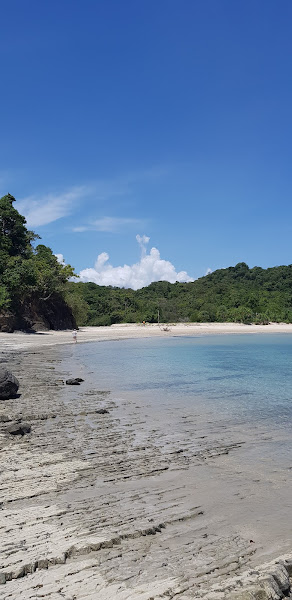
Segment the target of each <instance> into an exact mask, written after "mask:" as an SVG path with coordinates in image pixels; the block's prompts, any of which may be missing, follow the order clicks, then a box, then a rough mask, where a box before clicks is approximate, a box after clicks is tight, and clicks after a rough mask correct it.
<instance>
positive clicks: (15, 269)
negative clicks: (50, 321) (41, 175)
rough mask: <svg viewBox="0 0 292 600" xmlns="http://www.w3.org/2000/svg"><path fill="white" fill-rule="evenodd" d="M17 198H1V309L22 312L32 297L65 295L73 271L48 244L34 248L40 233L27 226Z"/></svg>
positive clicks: (44, 299)
mask: <svg viewBox="0 0 292 600" xmlns="http://www.w3.org/2000/svg"><path fill="white" fill-rule="evenodd" d="M14 201H15V198H13V196H11V195H10V194H7V195H6V196H3V198H0V310H2V311H3V310H5V309H8V308H9V309H10V310H11V311H12V312H13V313H14V314H20V313H21V311H22V307H23V306H25V304H27V303H29V302H31V301H32V300H34V301H43V302H46V300H48V299H49V298H50V297H51V296H52V295H53V294H54V296H56V295H57V296H59V297H60V296H61V297H64V295H65V292H66V285H67V280H68V279H69V278H70V277H72V275H74V271H73V269H72V267H70V265H61V264H59V263H58V261H57V258H56V256H54V254H53V252H52V250H51V249H50V248H48V247H47V246H44V245H38V246H37V247H36V248H34V247H33V245H32V242H33V241H34V240H36V239H39V236H38V235H36V234H35V233H33V232H32V231H29V230H28V229H27V228H26V221H25V218H24V217H23V216H21V215H20V214H19V213H18V211H17V210H16V209H15V208H14V206H13V202H14ZM81 302H83V299H81Z"/></svg>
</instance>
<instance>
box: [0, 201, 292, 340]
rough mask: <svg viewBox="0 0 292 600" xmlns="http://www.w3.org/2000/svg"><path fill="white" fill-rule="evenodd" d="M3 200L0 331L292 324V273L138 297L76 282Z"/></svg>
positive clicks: (233, 271) (270, 272) (233, 270)
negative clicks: (121, 325)
mask: <svg viewBox="0 0 292 600" xmlns="http://www.w3.org/2000/svg"><path fill="white" fill-rule="evenodd" d="M14 200H15V199H14V198H13V196H11V195H10V194H7V195H6V196H4V197H3V198H1V199H0V330H2V331H13V330H15V329H25V330H29V329H32V330H37V329H68V328H72V327H74V326H75V325H76V323H77V324H78V325H97V326H99V325H111V324H113V323H126V322H128V323H135V322H141V321H148V322H150V323H155V322H157V321H158V318H159V320H160V322H164V323H170V322H179V321H186V322H188V321H189V322H196V321H198V322H206V321H215V322H216V321H217V322H224V321H234V322H242V323H251V322H253V323H268V322H270V321H276V322H283V321H284V322H288V323H292V265H288V266H280V267H273V268H270V269H262V268H261V267H254V268H252V269H249V267H248V266H247V265H246V264H245V263H244V262H242V263H239V264H237V265H236V266H235V267H229V268H228V269H220V270H218V271H215V272H214V273H211V274H210V275H206V276H205V277H201V278H200V279H198V280H197V281H194V282H192V283H173V284H171V283H168V282H167V281H158V282H156V283H151V285H149V286H148V287H145V288H142V289H140V290H137V291H134V290H132V289H121V288H113V287H105V286H98V285H96V284H94V283H82V282H78V280H77V282H76V279H75V281H72V277H73V276H74V271H73V269H72V267H71V266H70V265H64V264H60V263H59V262H58V260H57V258H56V256H55V255H54V254H53V252H52V250H51V249H50V248H48V247H47V246H44V245H43V244H38V243H37V240H38V239H39V236H38V235H37V234H35V233H34V232H32V231H29V230H28V229H27V227H26V221H25V218H24V217H23V216H21V215H20V214H19V213H18V211H17V210H16V209H15V208H14V206H13V203H14Z"/></svg>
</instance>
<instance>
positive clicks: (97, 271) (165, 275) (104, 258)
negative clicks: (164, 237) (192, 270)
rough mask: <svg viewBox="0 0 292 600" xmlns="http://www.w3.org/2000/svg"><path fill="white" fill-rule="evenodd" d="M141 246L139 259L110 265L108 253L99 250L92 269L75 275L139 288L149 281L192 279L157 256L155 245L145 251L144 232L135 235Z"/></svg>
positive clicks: (103, 282) (102, 282)
mask: <svg viewBox="0 0 292 600" xmlns="http://www.w3.org/2000/svg"><path fill="white" fill-rule="evenodd" d="M136 240H137V242H138V244H139V246H140V248H141V257H140V260H139V262H137V263H135V264H133V265H123V266H119V267H113V266H112V265H111V264H110V263H109V255H108V254H107V252H102V253H101V254H99V255H98V257H97V260H96V263H95V265H94V267H93V268H88V269H83V270H82V271H81V272H80V274H79V276H80V280H81V281H93V282H94V283H97V284H98V285H112V286H117V287H124V288H132V289H134V290H137V289H140V288H142V287H145V286H147V285H149V284H150V283H151V282H152V281H169V282H170V283H175V282H176V281H181V282H182V281H193V279H192V278H191V277H190V276H189V275H188V274H187V272H186V271H179V272H177V271H176V269H175V267H174V265H173V264H172V263H171V262H170V261H169V260H164V259H162V258H160V252H159V250H158V249H157V248H151V250H150V252H149V254H147V248H146V246H147V244H148V242H149V237H147V236H146V235H143V236H140V235H137V236H136Z"/></svg>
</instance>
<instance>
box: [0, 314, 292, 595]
mask: <svg viewBox="0 0 292 600" xmlns="http://www.w3.org/2000/svg"><path fill="white" fill-rule="evenodd" d="M259 332H262V333H263V334H264V333H265V332H267V333H273V332H274V333H279V332H282V333H292V325H285V324H273V325H269V326H252V325H239V324H200V325H169V327H168V330H167V331H164V330H163V326H162V327H160V328H159V327H158V326H157V325H153V326H152V325H149V326H148V325H146V326H145V327H144V326H142V325H141V326H140V325H125V326H123V325H117V326H112V327H110V328H105V327H104V328H102V327H101V328H82V329H81V330H80V331H79V332H78V343H80V342H90V341H101V342H102V341H105V340H123V339H127V338H135V337H151V336H162V337H163V336H176V335H177V336H181V335H206V334H215V333H216V334H218V333H222V334H224V333H225V334H227V333H228V334H230V333H234V334H238V333H259ZM0 342H1V362H2V364H3V365H5V366H7V367H8V368H9V369H11V371H13V373H14V374H15V375H16V376H17V377H18V379H19V381H20V389H19V392H20V396H19V398H17V399H15V400H7V401H3V402H1V406H0V420H1V433H0V450H1V498H0V500H1V512H0V531H1V535H0V545H1V570H0V583H2V584H3V585H2V586H1V588H0V590H1V598H3V599H4V600H8V599H9V600H18V599H20V598H21V599H22V600H33V599H37V598H45V599H47V600H60V599H61V598H65V599H66V600H79V599H84V600H96V599H97V598H98V599H101V600H112V599H117V600H138V599H139V600H151V599H152V600H153V599H155V600H156V599H158V598H168V599H172V598H175V599H177V600H191V599H193V598H205V599H210V600H212V599H213V600H220V599H224V600H225V599H226V600H227V599H234V600H236V599H238V600H239V599H242V600H253V599H255V598H257V599H258V600H260V599H261V600H265V599H269V598H270V599H274V600H277V598H279V599H280V598H281V597H283V593H285V595H286V596H289V593H290V592H289V586H290V583H291V581H290V580H289V575H290V576H291V574H292V553H291V550H292V548H291V543H292V542H291V527H290V514H291V497H292V483H291V470H289V469H291V465H290V466H286V465H285V466H283V468H280V469H276V468H273V465H272V464H271V462H270V461H268V460H267V461H266V462H263V464H262V465H261V468H259V469H257V470H255V469H254V468H251V462H250V457H251V455H254V453H258V454H259V455H261V456H264V457H268V456H269V454H270V453H271V448H273V445H275V444H278V443H280V442H281V440H282V439H283V431H279V432H278V431H277V430H275V431H273V433H272V435H271V434H269V435H267V432H266V431H265V428H264V427H261V426H260V425H258V424H256V423H253V424H251V426H250V428H249V429H248V431H247V430H246V429H244V428H242V427H240V426H238V427H233V428H231V427H230V426H229V425H228V424H226V423H225V422H224V421H223V420H220V418H217V419H216V420H214V418H213V415H212V414H208V412H207V411H205V412H204V414H200V413H198V412H196V410H195V409H192V408H191V407H190V408H189V409H188V410H186V409H184V410H183V411H181V410H180V407H176V408H175V409H172V410H168V407H167V406H166V405H165V403H164V402H163V399H162V402H161V406H160V407H157V410H155V411H153V410H150V409H149V406H148V403H147V398H145V397H144V396H143V395H140V396H137V397H135V395H133V394H128V395H127V394H124V395H123V396H122V397H120V398H119V399H117V398H116V397H113V394H112V393H111V387H110V381H109V385H108V389H98V388H97V387H96V384H94V381H95V380H94V379H93V376H92V374H90V372H89V371H87V370H86V368H85V366H84V365H83V364H81V363H80V362H79V361H78V360H77V357H76V355H75V354H74V350H75V348H74V344H73V342H72V333H71V332H68V331H67V332H43V333H38V334H23V333H15V334H3V333H1V334H0ZM71 376H74V377H75V376H76V377H81V378H83V379H84V383H82V384H81V385H80V386H66V385H65V383H64V382H65V380H66V379H67V378H68V377H71ZM18 419H22V420H23V421H25V422H27V423H29V424H30V425H31V428H32V431H31V433H30V434H29V435H26V436H23V437H18V436H10V435H9V434H8V433H7V431H6V427H7V426H8V425H9V424H10V423H11V422H15V421H17V420H18ZM279 557H282V558H279ZM289 597H290V596H289Z"/></svg>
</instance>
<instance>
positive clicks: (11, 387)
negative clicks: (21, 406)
mask: <svg viewBox="0 0 292 600" xmlns="http://www.w3.org/2000/svg"><path fill="white" fill-rule="evenodd" d="M18 388H19V381H18V380H17V379H16V377H14V375H12V373H10V371H7V369H4V368H3V367H0V400H7V399H8V398H15V396H16V393H17V390H18Z"/></svg>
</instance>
